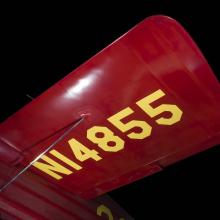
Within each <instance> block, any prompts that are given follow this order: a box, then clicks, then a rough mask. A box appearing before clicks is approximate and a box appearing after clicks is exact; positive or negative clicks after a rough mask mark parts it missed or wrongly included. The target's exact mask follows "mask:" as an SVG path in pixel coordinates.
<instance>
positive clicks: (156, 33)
mask: <svg viewBox="0 0 220 220" xmlns="http://www.w3.org/2000/svg"><path fill="white" fill-rule="evenodd" d="M219 100H220V86H219V82H218V81H217V79H216V78H215V76H214V74H213V72H212V70H211V69H210V67H209V65H208V64H207V62H206V60H205V59H204V57H203V56H202V54H201V52H200V51H199V49H198V48H197V46H196V45H195V44H194V42H193V41H192V39H191V38H190V36H189V35H188V34H187V33H186V31H185V30H184V29H183V28H182V27H181V26H180V25H179V24H178V23H177V22H176V21H175V20H173V19H171V18H168V17H164V16H153V17H150V18H148V19H146V20H144V21H143V22H141V23H140V24H138V25H137V26H135V27H134V28H133V29H131V30H130V31H129V32H127V33H126V34H125V35H123V36H122V37H121V38H119V39H118V40H116V41H115V42H113V43H112V44H111V45H110V46H108V47H107V48H105V49H104V50H102V51H101V52H100V53H98V54H97V55H95V56H94V57H92V58H91V59H90V60H88V61H87V62H86V63H84V64H83V65H81V66H80V67H79V68H77V69H76V70H74V71H73V72H71V73H70V74H69V75H67V76H66V77H65V78H64V79H63V80H61V81H59V82H58V83H56V84H55V85H54V86H52V87H51V88H50V89H48V90H47V91H46V92H45V93H43V94H42V95H41V96H39V97H38V98H36V99H34V100H33V101H32V102H31V103H30V104H28V105H26V106H25V107H24V108H22V109H21V110H20V111H18V112H17V113H15V114H14V115H12V116H11V117H10V118H8V119H7V120H6V121H4V122H3V123H2V124H1V125H0V138H1V145H0V146H1V154H0V159H1V160H2V161H3V162H4V163H6V164H8V165H11V166H12V165H13V164H14V163H16V162H17V163H21V164H22V165H23V167H25V166H27V165H28V164H29V163H31V161H33V160H34V159H35V158H36V157H37V156H38V155H41V154H42V152H43V155H41V158H40V159H39V160H38V161H36V162H35V163H34V164H33V166H32V167H31V169H30V170H31V171H32V172H34V173H36V174H38V175H39V176H42V177H44V178H46V179H47V180H48V181H49V182H51V183H54V184H56V185H59V186H60V187H62V188H63V189H66V190H67V191H69V192H72V193H74V194H77V195H80V196H83V197H85V198H93V197H96V196H98V195H101V194H103V193H105V192H108V191H110V190H112V189H114V188H117V187H120V186H121V185H124V184H128V183H130V182H133V181H135V180H137V179H139V178H142V177H144V176H147V175H150V174H152V173H155V172H157V171H160V170H161V169H162V167H164V166H167V165H169V164H171V163H174V162H176V161H178V160H180V159H183V158H185V157H187V156H189V155H192V154H195V153H197V152H200V151H202V150H204V149H207V148H209V147H211V146H214V145H216V144H219V143H220V115H219V111H220V102H219ZM76 125H77V126H76ZM51 146H52V148H50V147H51ZM48 148H49V151H48V152H47V149H48ZM44 152H46V153H45V154H44ZM9 187H10V186H9Z"/></svg>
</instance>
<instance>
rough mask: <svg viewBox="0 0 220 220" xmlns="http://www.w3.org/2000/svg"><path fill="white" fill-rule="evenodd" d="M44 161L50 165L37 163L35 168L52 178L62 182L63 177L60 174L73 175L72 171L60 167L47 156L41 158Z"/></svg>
mask: <svg viewBox="0 0 220 220" xmlns="http://www.w3.org/2000/svg"><path fill="white" fill-rule="evenodd" d="M41 159H42V160H44V161H46V162H47V163H48V164H45V163H42V162H39V161H36V162H35V163H34V164H33V166H34V167H36V168H37V169H39V170H41V171H43V172H45V173H47V174H48V175H50V176H52V177H53V178H54V179H57V180H60V179H62V178H63V177H62V176H61V175H59V174H57V173H56V172H58V173H62V174H65V175H69V174H71V173H72V171H71V170H69V169H67V168H66V167H64V166H62V165H60V164H59V163H57V162H56V161H54V160H52V159H51V158H49V157H48V156H46V155H43V156H42V157H41ZM54 171H55V172H54Z"/></svg>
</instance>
